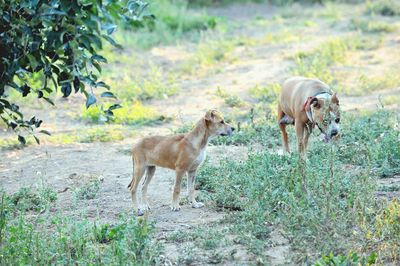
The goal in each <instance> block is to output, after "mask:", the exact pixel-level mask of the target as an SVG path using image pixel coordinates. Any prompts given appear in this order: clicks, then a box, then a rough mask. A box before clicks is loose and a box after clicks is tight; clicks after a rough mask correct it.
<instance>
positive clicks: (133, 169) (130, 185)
mask: <svg viewBox="0 0 400 266" xmlns="http://www.w3.org/2000/svg"><path fill="white" fill-rule="evenodd" d="M133 156H134V155H133V152H132V173H133V174H132V180H131V182H130V183H129V185H128V188H130V187H132V185H133V180H134V174H135V159H134V157H133Z"/></svg>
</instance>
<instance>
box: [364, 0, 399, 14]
mask: <svg viewBox="0 0 400 266" xmlns="http://www.w3.org/2000/svg"><path fill="white" fill-rule="evenodd" d="M366 13H367V14H379V15H382V16H400V4H399V2H397V1H394V0H377V1H371V2H368V4H367V10H366Z"/></svg>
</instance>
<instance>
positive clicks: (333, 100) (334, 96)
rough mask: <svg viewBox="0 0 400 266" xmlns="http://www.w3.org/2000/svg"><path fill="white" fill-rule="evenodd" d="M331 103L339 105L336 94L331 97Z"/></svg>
mask: <svg viewBox="0 0 400 266" xmlns="http://www.w3.org/2000/svg"><path fill="white" fill-rule="evenodd" d="M331 102H332V103H333V104H337V105H339V99H338V97H337V96H336V92H335V93H334V94H333V95H332V99H331Z"/></svg>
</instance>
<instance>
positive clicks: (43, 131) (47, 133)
mask: <svg viewBox="0 0 400 266" xmlns="http://www.w3.org/2000/svg"><path fill="white" fill-rule="evenodd" d="M39 133H42V134H45V135H48V136H51V133H50V132H49V131H47V130H44V129H42V130H40V131H39Z"/></svg>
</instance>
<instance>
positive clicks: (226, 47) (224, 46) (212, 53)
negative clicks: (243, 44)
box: [191, 39, 236, 67]
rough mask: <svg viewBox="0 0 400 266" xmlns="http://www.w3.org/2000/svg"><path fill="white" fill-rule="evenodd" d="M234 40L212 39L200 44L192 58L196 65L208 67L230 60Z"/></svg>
mask: <svg viewBox="0 0 400 266" xmlns="http://www.w3.org/2000/svg"><path fill="white" fill-rule="evenodd" d="M235 43H236V42H235V41H234V40H222V39H213V40H206V41H203V42H201V43H200V44H199V45H198V47H197V51H196V54H195V55H194V58H193V59H192V60H193V62H191V63H195V64H196V65H199V66H201V67H208V66H212V65H215V64H216V63H218V62H221V61H227V60H232V57H231V55H230V54H231V53H232V51H233V49H234V47H235Z"/></svg>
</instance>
